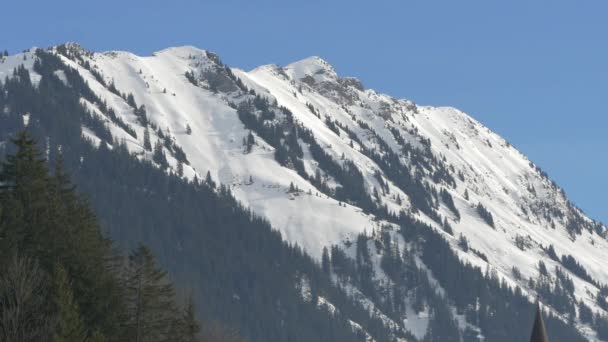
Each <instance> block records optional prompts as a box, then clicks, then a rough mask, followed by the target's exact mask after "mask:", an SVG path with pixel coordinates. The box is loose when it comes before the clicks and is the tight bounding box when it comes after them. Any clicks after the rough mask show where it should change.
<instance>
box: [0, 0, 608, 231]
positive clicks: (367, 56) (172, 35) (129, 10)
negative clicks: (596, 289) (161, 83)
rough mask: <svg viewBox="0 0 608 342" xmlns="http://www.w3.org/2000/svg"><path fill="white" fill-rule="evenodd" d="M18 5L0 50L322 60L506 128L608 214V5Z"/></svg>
mask: <svg viewBox="0 0 608 342" xmlns="http://www.w3.org/2000/svg"><path fill="white" fill-rule="evenodd" d="M93 2H94V1H88V0H84V1H83V0H79V1H65V0H56V1H46V0H45V1H41V0H36V1H5V2H4V3H3V4H2V8H3V10H2V12H3V15H2V16H1V17H2V21H1V22H0V49H2V50H3V49H5V48H6V49H8V50H9V51H10V52H16V51H20V50H23V49H26V48H29V47H31V46H40V47H46V46H49V45H53V44H57V43H62V42H66V41H76V42H79V43H81V44H82V45H84V46H85V47H87V48H89V49H91V50H95V51H103V50H117V49H121V50H129V51H132V52H135V53H138V54H149V53H151V52H153V51H156V50H159V49H162V48H164V47H168V46H175V45H195V46H198V47H201V48H205V49H208V50H212V51H215V52H217V53H219V54H220V56H221V57H222V59H223V60H224V62H226V63H227V64H229V65H231V66H237V67H241V68H245V69H248V68H252V67H255V66H257V65H260V64H268V63H277V64H287V63H289V62H291V61H295V60H298V59H301V58H304V57H308V56H311V55H319V56H321V57H323V58H325V59H326V60H328V61H329V62H330V63H331V64H333V65H334V67H335V68H336V69H337V71H338V72H339V73H340V74H342V75H345V76H346V75H348V76H356V77H358V78H360V79H361V80H362V81H363V82H364V84H365V85H366V86H367V87H370V88H374V89H377V90H379V91H382V92H385V93H388V94H391V95H393V96H396V97H402V98H408V99H411V100H413V101H415V102H417V103H420V104H430V105H450V106H454V107H457V108H459V109H461V110H464V111H465V112H468V113H469V114H471V115H472V116H474V117H475V118H477V119H478V120H480V121H482V122H483V123H485V124H486V125H487V126H489V127H490V128H491V129H493V130H494V131H496V132H498V133H499V134H501V135H502V136H504V137H505V138H507V140H509V141H510V142H511V143H512V144H513V145H515V146H516V147H517V148H519V149H520V150H522V151H523V152H524V153H525V154H527V155H528V156H529V157H530V158H531V159H532V160H533V161H535V162H536V163H537V164H538V165H540V166H541V167H542V168H543V169H544V170H545V171H547V172H548V173H549V175H550V176H551V177H552V178H553V179H555V180H556V181H557V183H558V184H559V185H561V186H562V187H564V188H565V189H566V192H567V193H568V195H570V197H571V198H572V199H573V200H574V202H575V203H576V204H577V205H578V206H580V207H581V208H582V209H583V210H585V211H586V212H587V213H588V214H590V215H591V216H592V217H594V218H598V219H601V220H603V221H604V222H607V223H608V209H607V208H606V204H605V203H606V200H605V199H606V196H605V192H606V190H608V177H607V176H606V175H605V169H606V167H607V166H608V159H607V156H608V155H607V154H606V150H607V149H608V137H607V136H606V134H605V131H606V130H607V127H608V111H607V109H606V108H607V106H606V100H608V41H607V37H608V20H606V18H607V17H608V1H605V0H597V1H587V0H576V1H574V0H573V1H562V0H553V1H544V0H532V1H530V0H525V1H519V0H509V1H498V0H461V1H454V0H445V1H433V0H418V1H408V0H402V1H355V0H350V1H342V0H326V1H318V0H303V1H292V0H284V1H271V0H260V1H255V0H241V1H237V0H209V1H205V0H199V1H179V0H174V1H169V0H165V1H157V0H147V1H139V0H135V1H134V0H122V1H116V0H105V1H95V3H93Z"/></svg>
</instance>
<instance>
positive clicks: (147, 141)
mask: <svg viewBox="0 0 608 342" xmlns="http://www.w3.org/2000/svg"><path fill="white" fill-rule="evenodd" d="M144 149H146V151H152V143H151V142H150V131H149V130H148V127H146V130H145V131H144Z"/></svg>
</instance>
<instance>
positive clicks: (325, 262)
mask: <svg viewBox="0 0 608 342" xmlns="http://www.w3.org/2000/svg"><path fill="white" fill-rule="evenodd" d="M330 264H331V261H330V260H329V252H328V250H327V247H323V254H322V256H321V269H323V272H325V273H326V274H329V273H330Z"/></svg>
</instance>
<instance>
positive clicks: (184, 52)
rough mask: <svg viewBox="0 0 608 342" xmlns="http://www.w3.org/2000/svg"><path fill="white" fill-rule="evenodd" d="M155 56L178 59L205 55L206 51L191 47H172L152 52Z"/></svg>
mask: <svg viewBox="0 0 608 342" xmlns="http://www.w3.org/2000/svg"><path fill="white" fill-rule="evenodd" d="M154 54H155V55H163V54H172V55H175V56H179V57H188V56H194V55H206V54H207V51H206V50H203V49H199V48H197V47H196V46H192V45H183V46H173V47H168V48H166V49H162V50H159V51H156V52H154Z"/></svg>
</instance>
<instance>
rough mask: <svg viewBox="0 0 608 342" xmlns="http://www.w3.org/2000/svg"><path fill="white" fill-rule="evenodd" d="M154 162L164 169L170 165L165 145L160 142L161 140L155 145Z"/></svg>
mask: <svg viewBox="0 0 608 342" xmlns="http://www.w3.org/2000/svg"><path fill="white" fill-rule="evenodd" d="M152 160H154V162H155V163H157V164H158V165H160V167H161V168H163V169H164V168H166V167H167V165H168V163H167V157H166V156H165V151H164V150H163V143H162V142H161V141H160V139H159V140H157V141H156V144H154V154H153V155H152Z"/></svg>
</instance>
